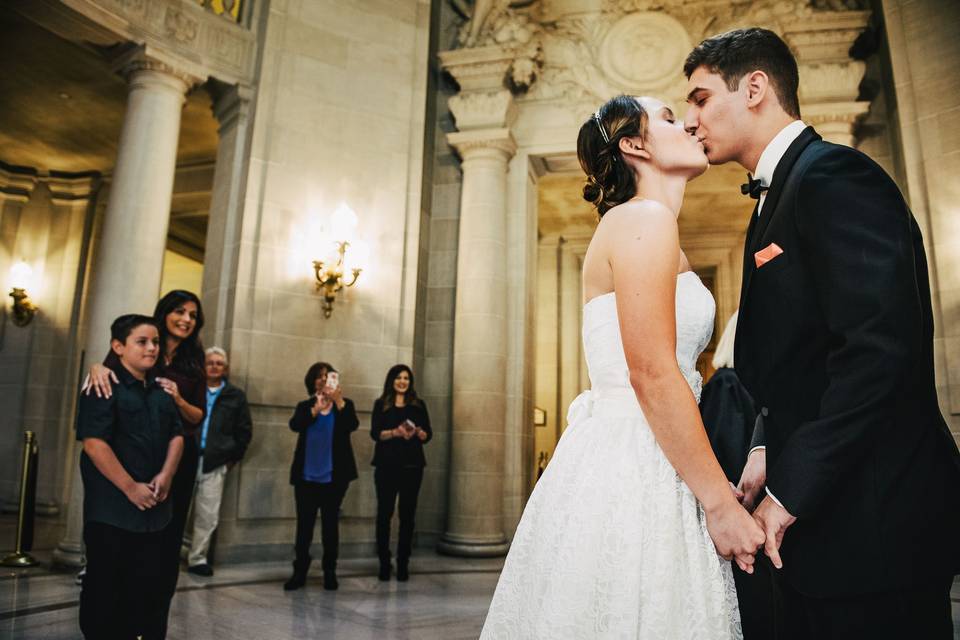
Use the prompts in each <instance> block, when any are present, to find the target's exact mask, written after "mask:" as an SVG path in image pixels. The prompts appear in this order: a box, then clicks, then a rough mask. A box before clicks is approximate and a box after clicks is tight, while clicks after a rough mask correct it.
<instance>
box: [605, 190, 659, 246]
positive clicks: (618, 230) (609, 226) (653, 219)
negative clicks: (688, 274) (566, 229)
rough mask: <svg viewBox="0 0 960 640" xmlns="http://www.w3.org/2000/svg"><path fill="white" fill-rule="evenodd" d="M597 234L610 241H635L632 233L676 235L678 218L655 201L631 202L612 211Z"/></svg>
mask: <svg viewBox="0 0 960 640" xmlns="http://www.w3.org/2000/svg"><path fill="white" fill-rule="evenodd" d="M597 232H598V233H599V234H601V235H602V236H604V237H607V238H610V239H619V240H624V239H635V238H636V236H635V235H632V236H631V235H626V234H631V233H634V234H635V233H649V234H654V235H657V236H659V235H661V234H667V235H676V233H677V217H676V214H674V213H673V212H672V211H671V210H670V209H668V208H667V207H665V206H664V205H662V204H660V203H659V202H656V201H654V200H630V201H629V202H624V203H623V204H621V205H617V206H616V207H614V208H612V209H610V210H609V211H608V212H607V213H606V214H605V215H604V216H603V218H601V220H600V224H599V225H598V226H597Z"/></svg>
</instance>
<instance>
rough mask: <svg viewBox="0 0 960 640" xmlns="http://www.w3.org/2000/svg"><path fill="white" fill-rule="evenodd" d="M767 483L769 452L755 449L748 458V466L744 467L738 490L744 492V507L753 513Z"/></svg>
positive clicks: (761, 448) (763, 449)
mask: <svg viewBox="0 0 960 640" xmlns="http://www.w3.org/2000/svg"><path fill="white" fill-rule="evenodd" d="M766 483H767V450H766V449H765V448H763V447H760V448H757V449H754V450H753V451H751V452H750V455H748V456H747V464H745V465H743V473H742V474H741V475H740V482H739V483H737V489H739V490H740V491H742V492H743V500H742V503H743V507H744V509H746V510H747V511H753V508H754V507H755V506H756V504H757V496H758V495H760V491H761V490H762V489H763V485H765V484H766Z"/></svg>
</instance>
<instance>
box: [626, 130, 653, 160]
mask: <svg viewBox="0 0 960 640" xmlns="http://www.w3.org/2000/svg"><path fill="white" fill-rule="evenodd" d="M619 147H620V153H623V154H626V155H628V156H633V157H635V158H643V159H644V160H649V159H650V152H649V151H647V150H646V149H644V148H643V140H642V139H641V138H640V137H639V136H632V137H627V136H624V137H622V138H620V143H619Z"/></svg>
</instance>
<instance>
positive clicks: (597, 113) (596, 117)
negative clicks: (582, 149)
mask: <svg viewBox="0 0 960 640" xmlns="http://www.w3.org/2000/svg"><path fill="white" fill-rule="evenodd" d="M593 119H594V120H595V121H596V123H597V128H598V129H600V135H601V136H603V141H604V142H606V143H607V144H610V136H608V135H607V131H606V129H604V128H603V123H602V122H600V110H599V109H597V110H596V111H594V112H593Z"/></svg>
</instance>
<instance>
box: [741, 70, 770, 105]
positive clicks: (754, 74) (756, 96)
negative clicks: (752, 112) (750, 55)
mask: <svg viewBox="0 0 960 640" xmlns="http://www.w3.org/2000/svg"><path fill="white" fill-rule="evenodd" d="M740 87H741V88H742V89H743V91H744V95H745V96H746V98H747V107H748V108H750V109H755V108H757V107H758V106H760V104H761V103H762V102H763V100H764V98H766V97H767V92H768V91H770V78H769V77H768V76H767V74H766V73H764V72H763V71H760V70H759V69H757V70H756V71H751V72H750V73H748V74H747V75H745V76H744V77H743V78H742V79H741V80H740Z"/></svg>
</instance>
